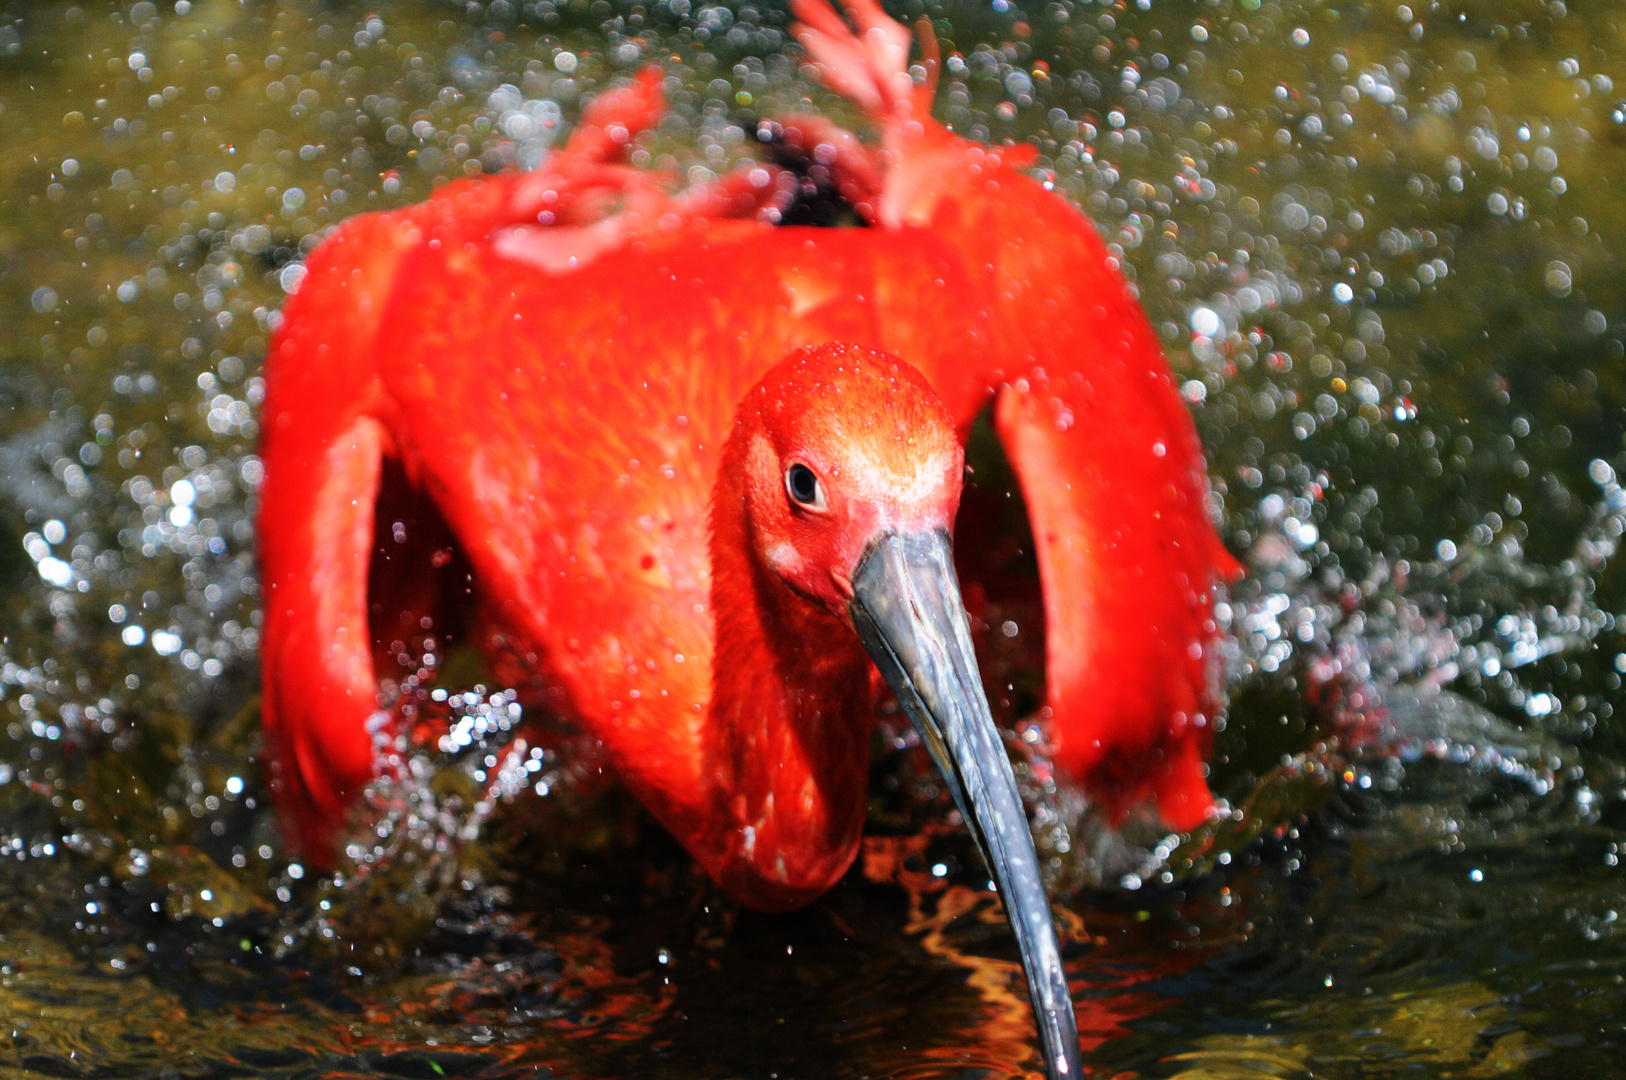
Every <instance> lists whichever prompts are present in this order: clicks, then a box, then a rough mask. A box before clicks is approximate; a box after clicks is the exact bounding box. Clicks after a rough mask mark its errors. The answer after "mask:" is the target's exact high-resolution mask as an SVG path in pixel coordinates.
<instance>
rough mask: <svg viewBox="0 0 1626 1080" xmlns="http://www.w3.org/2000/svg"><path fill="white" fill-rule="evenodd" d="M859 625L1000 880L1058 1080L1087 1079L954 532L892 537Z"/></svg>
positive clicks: (885, 542)
mask: <svg viewBox="0 0 1626 1080" xmlns="http://www.w3.org/2000/svg"><path fill="white" fill-rule="evenodd" d="M852 584H853V599H852V602H851V603H850V604H849V605H848V608H849V610H850V611H851V613H852V620H853V626H854V627H856V628H857V630H858V636H859V638H860V639H861V640H862V641H863V643H864V648H865V649H867V650H868V651H869V655H870V657H871V658H872V659H873V660H874V661H875V665H876V666H877V667H879V668H880V669H881V674H882V675H884V676H885V677H886V681H887V683H888V684H889V685H891V687H892V691H893V692H894V693H895V694H897V695H898V702H899V703H900V704H901V705H902V706H903V711H904V712H906V713H908V715H909V719H910V720H912V721H913V722H914V725H915V730H916V731H918V732H920V737H921V739H922V740H923V741H924V742H925V744H926V748H927V749H928V750H929V751H931V755H932V760H934V761H935V762H937V767H938V768H939V769H941V770H942V773H943V779H944V780H945V781H946V782H947V783H948V788H949V791H950V792H951V793H952V794H953V795H954V801H955V803H956V804H958V805H959V807H960V813H961V815H962V816H964V818H965V820H966V824H967V825H969V826H970V828H971V835H972V836H974V837H975V838H976V841H977V846H978V847H979V848H980V849H981V851H982V857H983V859H984V861H986V862H987V864H988V869H989V871H990V872H991V873H992V874H993V878H994V883H995V885H996V886H997V887H998V889H999V893H1000V896H1001V897H1003V898H1004V901H1005V911H1006V913H1007V914H1008V915H1009V917H1010V920H1011V927H1012V929H1014V930H1015V931H1016V942H1017V945H1018V946H1020V948H1021V950H1022V966H1023V968H1024V969H1025V970H1026V972H1027V978H1028V992H1029V993H1030V994H1031V995H1032V998H1033V1012H1034V1015H1035V1016H1036V1017H1037V1019H1038V1023H1039V1036H1040V1045H1041V1047H1042V1049H1043V1051H1044V1059H1045V1066H1046V1069H1047V1070H1048V1072H1049V1075H1050V1076H1051V1078H1052V1080H1061V1078H1067V1080H1078V1078H1081V1077H1082V1076H1083V1072H1082V1070H1081V1065H1080V1062H1079V1049H1078V1028H1077V1025H1076V1023H1075V1021H1074V1019H1073V1002H1072V998H1071V996H1070V995H1069V994H1068V992H1067V976H1066V974H1065V973H1064V972H1063V971H1062V966H1061V950H1060V948H1059V947H1058V946H1057V944H1056V928H1055V925H1054V924H1053V923H1052V922H1051V920H1050V902H1049V900H1048V899H1047V898H1046V897H1045V892H1044V883H1043V881H1042V880H1041V879H1040V877H1039V860H1038V857H1037V856H1036V855H1035V854H1034V851H1033V836H1032V834H1031V833H1029V832H1028V819H1027V814H1026V812H1025V811H1024V810H1023V809H1022V800H1021V797H1020V796H1019V795H1018V794H1017V791H1016V777H1015V776H1013V775H1012V774H1011V763H1010V759H1009V758H1007V757H1006V756H1005V746H1004V743H1003V742H1001V740H1000V737H999V732H998V730H997V729H996V728H995V727H994V718H993V716H992V715H991V714H990V713H989V711H988V699H987V697H985V696H984V695H983V692H982V679H981V678H980V677H979V676H978V673H977V658H976V656H975V655H974V654H973V653H972V651H971V632H970V627H969V625H968V624H967V622H966V615H965V605H964V604H963V603H962V602H961V600H960V582H959V579H958V578H957V577H956V576H955V573H954V557H953V553H952V550H951V547H950V541H949V537H948V534H947V533H945V532H931V533H888V534H886V535H884V536H881V537H879V538H877V539H876V540H874V541H872V542H871V544H870V546H869V548H868V550H867V551H866V552H865V553H864V555H863V557H862V558H860V559H859V561H858V566H857V568H856V569H855V570H854V572H853V577H852Z"/></svg>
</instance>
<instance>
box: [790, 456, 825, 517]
mask: <svg viewBox="0 0 1626 1080" xmlns="http://www.w3.org/2000/svg"><path fill="white" fill-rule="evenodd" d="M785 490H786V491H787V492H789V493H790V497H791V499H793V500H794V501H795V502H797V503H799V504H800V505H802V506H805V507H807V508H808V509H810V510H822V509H824V493H823V492H821V491H820V490H819V478H818V477H817V476H814V475H813V470H812V469H810V468H808V467H807V466H806V465H803V464H802V463H801V462H797V463H796V464H795V465H792V466H791V467H790V468H788V469H786V470H785Z"/></svg>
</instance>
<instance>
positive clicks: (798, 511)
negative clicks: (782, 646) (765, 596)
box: [735, 344, 965, 624]
mask: <svg viewBox="0 0 1626 1080" xmlns="http://www.w3.org/2000/svg"><path fill="white" fill-rule="evenodd" d="M735 437H736V439H738V440H740V442H739V443H738V444H737V447H736V452H743V460H742V461H740V462H739V467H740V469H741V472H742V473H743V476H742V477H741V479H742V480H743V481H744V485H743V486H744V497H745V507H744V509H745V517H746V520H747V522H748V528H749V537H750V539H749V544H750V546H751V548H752V554H753V555H754V556H755V558H756V560H757V562H758V564H759V565H760V566H761V567H763V568H764V569H766V570H767V571H768V572H769V573H771V574H772V575H773V576H775V577H777V578H779V579H780V580H781V581H783V582H784V583H785V585H787V586H789V588H790V589H791V590H792V591H793V592H795V593H797V594H799V595H801V596H803V597H805V598H807V599H809V600H813V601H816V602H817V603H819V604H820V605H822V606H823V607H825V608H826V609H827V610H829V612H830V613H831V614H832V615H835V616H836V617H837V618H838V619H840V620H841V621H843V622H847V623H849V624H850V623H851V613H850V610H849V608H850V605H851V603H852V600H853V575H854V573H855V572H856V569H857V567H858V565H859V563H860V561H861V560H862V558H863V556H864V554H865V553H866V551H867V550H868V549H869V548H870V547H871V546H872V545H873V543H874V542H875V541H876V539H877V538H878V537H882V536H885V535H895V534H922V535H925V534H939V535H941V536H943V537H944V538H945V539H946V537H947V536H948V534H949V532H950V530H951V529H952V527H953V523H954V514H955V511H956V510H957V509H958V507H959V503H960V480H961V475H962V472H963V470H964V462H965V457H964V453H963V452H962V450H961V449H960V443H959V440H958V438H956V436H955V430H954V422H953V418H952V417H950V416H949V414H948V411H947V410H946V409H944V407H943V404H942V402H940V401H939V400H938V398H937V395H936V394H934V393H933V392H932V389H931V387H930V386H929V385H928V384H927V382H926V380H925V379H924V378H922V377H921V375H920V373H919V372H918V371H916V370H915V369H914V368H913V367H911V366H909V365H908V364H906V363H904V362H903V361H901V360H898V359H896V358H894V357H891V356H888V355H886V354H884V353H876V352H871V351H869V350H867V349H860V348H857V347H854V346H849V345H836V344H830V345H820V346H816V347H814V348H808V349H799V350H797V351H796V352H794V353H792V354H791V355H790V356H789V357H788V358H787V359H785V360H784V361H783V362H781V363H780V364H778V365H777V366H776V367H774V368H773V369H772V370H771V371H770V372H769V373H768V375H767V376H766V377H765V378H764V379H763V380H762V381H761V382H760V383H758V384H757V385H756V387H755V388H754V389H753V390H752V391H751V392H750V393H749V394H748V395H747V396H746V398H745V400H744V401H743V402H742V403H741V408H740V412H739V427H738V428H737V429H736V432H735Z"/></svg>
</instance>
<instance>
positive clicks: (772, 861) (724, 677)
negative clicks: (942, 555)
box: [685, 451, 871, 909]
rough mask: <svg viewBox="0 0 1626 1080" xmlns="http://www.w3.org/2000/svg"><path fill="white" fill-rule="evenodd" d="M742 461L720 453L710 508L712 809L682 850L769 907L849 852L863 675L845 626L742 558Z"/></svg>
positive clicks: (856, 807)
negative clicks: (686, 849) (713, 647)
mask: <svg viewBox="0 0 1626 1080" xmlns="http://www.w3.org/2000/svg"><path fill="white" fill-rule="evenodd" d="M742 457H743V455H739V454H730V453H728V452H727V451H725V453H724V463H723V468H722V470H721V475H720V476H719V479H718V484H717V489H716V492H715V494H714V498H713V503H712V613H713V617H714V623H715V626H716V633H717V641H716V651H715V653H714V658H713V664H712V671H713V676H712V698H711V706H710V711H709V714H708V721H709V723H708V730H707V733H706V745H707V759H708V761H709V763H710V768H709V775H708V780H710V781H711V782H712V784H713V792H714V799H713V804H712V809H711V813H710V814H709V815H706V816H707V818H708V820H707V822H706V825H705V827H704V830H703V833H704V835H696V836H694V837H692V838H685V842H686V846H688V847H689V849H690V850H691V851H692V852H694V853H695V855H696V856H697V857H698V858H700V859H701V861H703V862H705V863H706V864H707V870H709V871H710V873H711V874H712V876H713V878H715V879H716V880H717V881H718V882H719V883H721V884H722V885H723V886H724V887H725V888H727V889H728V891H729V892H731V893H733V894H734V895H736V896H739V897H741V898H742V899H744V900H745V901H746V902H747V903H750V904H751V905H752V906H755V907H761V908H769V909H780V908H790V907H795V906H798V905H800V904H802V903H806V902H807V901H808V900H811V899H812V898H813V897H815V896H817V895H818V894H820V893H822V892H824V891H825V890H826V889H827V888H829V887H830V886H831V885H833V884H834V883H835V882H836V881H837V880H838V879H839V878H840V877H841V875H842V874H843V873H844V872H845V871H846V869H847V867H848V866H849V865H850V864H851V863H852V860H853V857H854V856H855V855H856V854H857V851H858V842H859V837H860V833H861V830H862V827H863V821H864V812H865V808H866V800H865V795H866V791H867V788H868V779H869V769H868V763H869V735H870V716H871V711H870V709H871V699H870V678H869V672H870V664H869V659H868V657H867V656H866V655H865V654H864V651H863V648H862V646H861V645H860V644H859V642H858V639H857V636H856V635H855V634H854V633H853V631H852V630H851V628H849V627H847V626H846V625H844V624H843V623H842V622H840V621H839V620H838V619H836V618H835V617H834V616H833V615H831V614H830V613H829V612H827V611H826V610H824V609H823V608H822V607H821V606H820V605H818V604H816V603H814V602H812V601H809V600H807V599H806V598H804V597H802V596H799V595H797V594H796V593H794V592H793V591H791V590H790V589H789V588H788V587H786V585H785V584H784V583H783V582H782V581H781V580H780V579H779V578H778V577H777V576H776V575H774V574H772V573H771V572H769V571H767V570H766V569H765V568H764V567H763V566H762V565H761V564H760V562H759V561H758V560H756V559H755V558H754V557H753V556H752V554H751V553H752V551H753V550H754V546H753V544H752V542H751V535H750V523H749V522H748V521H747V518H746V498H745V490H744V482H743V471H744V470H743V468H742V467H741V466H742V465H743V462H742ZM731 464H732V465H733V466H734V468H730V465H731Z"/></svg>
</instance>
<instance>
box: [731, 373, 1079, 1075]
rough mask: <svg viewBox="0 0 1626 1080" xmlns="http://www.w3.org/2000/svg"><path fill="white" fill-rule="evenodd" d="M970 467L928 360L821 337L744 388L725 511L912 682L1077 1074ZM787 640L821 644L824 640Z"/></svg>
mask: <svg viewBox="0 0 1626 1080" xmlns="http://www.w3.org/2000/svg"><path fill="white" fill-rule="evenodd" d="M963 469H964V455H963V453H962V451H961V449H960V444H959V439H958V438H957V436H956V433H955V430H954V422H953V418H952V417H951V416H950V415H949V413H948V411H947V410H946V409H945V408H944V407H943V404H942V403H941V402H940V401H939V400H938V398H937V396H936V394H934V393H933V392H932V389H931V387H930V385H929V384H927V382H926V380H925V379H924V378H922V377H921V375H920V373H919V372H917V371H915V369H914V368H912V367H910V366H909V365H908V364H906V363H904V362H903V361H901V360H898V359H896V358H894V357H890V356H886V355H884V354H880V353H875V352H871V351H868V350H865V349H859V348H856V347H853V346H846V345H833V344H832V345H822V346H818V347H816V348H811V349H803V350H799V351H797V352H795V353H792V354H791V355H790V356H789V357H788V358H787V359H785V360H784V361H782V362H781V363H780V364H778V365H777V366H776V367H774V368H773V369H772V370H771V371H769V372H768V374H767V375H766V376H764V378H763V379H762V381H761V382H760V383H758V384H757V385H756V387H754V388H753V389H752V390H751V391H750V392H749V393H748V394H747V395H746V396H745V399H744V400H743V401H742V402H741V404H740V409H739V413H738V418H737V422H736V425H735V428H734V432H733V434H732V436H731V437H730V443H729V447H728V449H727V450H725V452H724V461H723V470H724V475H723V477H722V478H720V480H719V486H718V492H719V498H720V499H722V498H727V499H730V500H732V501H733V503H734V505H733V506H731V507H729V508H728V509H727V510H726V511H725V509H724V507H723V506H722V505H721V504H720V503H719V504H718V505H716V506H714V512H715V513H724V512H727V513H729V514H731V515H733V520H734V521H735V523H736V524H737V525H741V526H743V531H744V536H743V537H740V534H739V533H738V532H735V533H734V534H733V535H734V537H735V538H736V542H737V541H738V540H739V539H743V540H744V543H745V546H746V552H747V557H749V558H752V559H753V560H754V561H755V562H756V564H757V568H758V571H759V572H760V573H762V574H764V575H767V576H768V577H769V578H770V580H771V579H775V578H776V579H777V580H778V581H780V582H782V583H783V584H784V585H785V586H786V587H787V588H788V590H789V592H790V593H791V594H793V596H794V597H799V598H801V602H803V603H807V604H811V605H816V606H817V607H819V608H822V609H824V610H825V611H828V612H829V613H831V614H832V615H834V616H836V617H837V618H838V619H840V620H841V622H843V623H845V624H846V625H847V626H848V627H850V628H851V629H852V630H853V632H854V633H856V634H857V637H858V640H859V641H860V642H861V643H862V644H863V647H864V650H865V651H866V652H867V653H868V654H869V656H870V659H871V660H873V661H874V662H875V665H876V667H878V668H879V669H880V671H881V674H882V675H883V676H885V678H886V681H887V683H888V684H889V685H890V686H891V687H892V690H893V692H894V693H895V694H897V696H898V703H899V704H900V705H901V706H902V707H903V710H904V712H906V713H907V714H908V716H909V719H910V720H911V722H913V724H914V726H915V729H916V730H917V731H918V732H920V736H921V741H922V742H923V743H924V744H925V746H926V748H927V750H928V751H930V753H931V755H932V758H933V760H934V761H935V762H936V764H937V767H938V768H939V770H941V772H942V774H943V777H944V780H945V781H946V782H947V786H948V788H949V791H950V792H951V793H952V794H953V796H954V801H955V802H956V803H957V804H959V808H960V813H961V814H962V816H964V818H965V821H966V824H967V825H968V826H969V827H970V829H971V832H972V835H973V836H975V837H976V839H977V843H978V847H979V848H980V849H981V850H982V854H983V858H984V860H985V861H986V862H987V864H988V868H989V870H990V872H991V874H992V877H993V879H994V881H995V882H997V885H998V888H999V891H1000V893H1001V895H1002V896H1003V898H1004V900H1005V904H1006V911H1007V912H1008V913H1009V915H1010V918H1011V923H1012V926H1013V928H1014V929H1015V930H1016V935H1017V940H1018V942H1019V943H1020V946H1021V950H1022V960H1023V964H1024V966H1025V967H1026V969H1027V975H1028V984H1029V987H1030V989H1031V990H1032V992H1033V996H1034V1004H1035V1011H1036V1012H1037V1013H1038V1019H1039V1025H1040V1028H1041V1031H1042V1033H1043V1045H1044V1051H1045V1056H1046V1060H1047V1061H1048V1062H1049V1063H1050V1066H1051V1074H1052V1075H1053V1076H1062V1075H1069V1074H1070V1075H1074V1076H1076V1075H1078V1036H1077V1033H1076V1030H1075V1028H1074V1021H1073V1007H1072V1002H1071V1000H1070V998H1069V996H1068V992H1067V980H1066V977H1065V975H1064V974H1063V971H1062V967H1061V953H1060V949H1059V948H1058V947H1057V944H1056V934H1055V927H1054V925H1053V924H1052V922H1051V918H1050V906H1049V902H1048V900H1047V899H1046V897H1045V892H1044V884H1043V882H1042V881H1041V880H1040V877H1039V868H1038V860H1037V858H1036V856H1035V854H1034V850H1033V838H1032V836H1031V834H1030V833H1029V832H1028V822H1027V815H1026V813H1025V812H1024V810H1023V807H1022V801H1021V798H1020V796H1019V795H1018V794H1017V789H1016V780H1015V778H1014V776H1013V775H1012V773H1011V767H1010V761H1009V759H1008V758H1007V757H1006V754H1005V746H1004V743H1003V741H1002V740H1001V738H1000V736H999V731H998V729H997V728H996V727H995V726H994V721H993V716H992V714H991V713H990V712H989V709H988V699H987V697H986V696H985V695H984V693H983V688H982V679H981V676H980V675H979V674H978V671H977V660H976V655H975V653H974V652H973V651H972V647H971V632H970V627H969V625H968V623H967V619H966V613H965V607H964V605H963V603H962V601H961V599H960V584H959V579H958V578H957V577H956V575H955V571H954V557H953V551H952V546H951V540H950V530H951V528H952V526H953V523H954V516H955V512H956V510H957V509H958V508H959V503H960V482H961V476H962V471H963ZM741 504H743V505H741ZM714 542H718V543H720V542H721V536H720V533H718V532H714ZM716 554H719V555H720V554H722V553H721V552H720V551H719V552H717V553H716ZM781 596H782V600H783V602H786V603H789V604H791V605H792V606H794V605H795V604H796V603H797V602H798V601H797V600H795V599H793V598H792V597H791V596H784V595H783V594H781ZM718 617H719V619H721V618H723V613H722V612H721V611H719V613H718ZM804 625H805V624H804ZM809 636H811V635H809ZM783 644H785V645H786V646H788V647H789V648H792V649H794V650H797V651H799V652H801V653H803V654H804V655H806V653H807V652H809V651H816V650H818V649H819V648H820V647H821V645H823V644H824V643H822V642H820V641H817V640H798V641H794V642H786V643H783ZM831 644H834V643H831Z"/></svg>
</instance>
